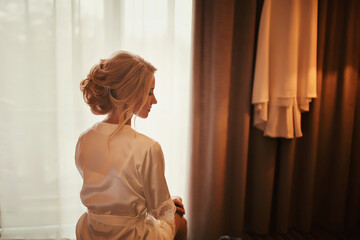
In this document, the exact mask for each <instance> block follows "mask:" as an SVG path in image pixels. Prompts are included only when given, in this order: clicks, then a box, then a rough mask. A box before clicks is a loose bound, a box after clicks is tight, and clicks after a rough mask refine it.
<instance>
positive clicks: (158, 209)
mask: <svg viewBox="0 0 360 240" xmlns="http://www.w3.org/2000/svg"><path fill="white" fill-rule="evenodd" d="M139 170H140V171H139V174H140V179H141V181H142V184H143V188H144V196H145V201H146V207H147V211H148V213H149V214H150V215H151V216H153V217H154V218H155V219H156V220H157V221H158V224H159V225H160V230H161V231H162V232H163V234H161V235H162V236H166V237H164V239H168V238H169V239H171V238H172V239H173V238H174V235H175V220H174V213H175V211H176V208H175V205H174V203H173V201H172V199H171V197H170V193H169V190H168V186H167V183H166V179H165V175H164V173H165V163H164V155H163V152H162V149H161V146H160V144H159V143H157V142H154V143H153V144H152V146H151V147H150V149H149V150H148V152H147V153H146V156H145V159H144V162H143V163H142V165H141V167H140V169H139Z"/></svg>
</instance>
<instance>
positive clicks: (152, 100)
mask: <svg viewBox="0 0 360 240" xmlns="http://www.w3.org/2000/svg"><path fill="white" fill-rule="evenodd" d="M154 88H155V77H154V78H153V79H152V82H151V85H150V91H149V95H148V97H147V100H146V102H145V105H144V106H143V108H142V109H140V111H139V108H140V107H141V101H140V102H139V103H138V104H136V105H135V108H134V112H135V113H136V112H138V113H137V116H139V117H141V118H147V117H148V115H149V112H150V110H151V106H152V105H153V104H156V103H157V100H156V98H155V95H154Z"/></svg>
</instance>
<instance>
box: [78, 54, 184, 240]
mask: <svg viewBox="0 0 360 240" xmlns="http://www.w3.org/2000/svg"><path fill="white" fill-rule="evenodd" d="M155 71H156V68H155V67H154V66H153V65H151V64H150V63H149V62H147V61H145V60H144V59H142V58H141V57H139V56H136V55H133V54H131V53H128V52H119V53H117V54H115V55H114V56H113V57H111V58H109V59H106V60H101V61H100V63H99V64H98V65H95V66H94V67H93V68H92V69H91V71H90V73H89V74H88V76H87V78H86V79H85V80H83V81H82V82H81V84H80V86H81V90H82V92H83V96H84V100H85V102H86V103H87V104H88V105H89V106H90V108H91V111H92V112H93V113H94V114H104V115H105V114H106V115H107V118H106V119H105V120H104V121H102V122H99V123H97V124H95V125H94V126H93V127H92V128H90V129H89V130H87V131H86V132H84V133H83V134H82V135H81V136H80V137H79V140H78V143H77V146H76V153H75V161H76V166H77V168H78V170H79V172H80V174H81V176H82V178H83V187H82V189H81V193H80V197H81V200H82V202H83V204H84V205H85V206H86V207H87V208H88V212H86V213H84V214H83V215H82V216H81V217H80V219H79V221H78V223H77V226H76V237H77V239H174V237H175V238H176V239H186V232H187V227H186V220H185V218H184V217H183V214H184V213H185V211H184V207H183V205H182V203H181V198H174V199H171V197H170V194H169V190H168V187H167V184H166V180H165V177H164V158H163V153H162V150H161V147H160V145H159V144H158V143H157V142H156V141H154V140H152V139H151V138H149V137H147V136H145V135H143V134H140V133H138V132H136V131H134V130H133V129H132V128H131V126H130V125H131V118H132V116H133V115H136V116H139V117H141V118H147V116H148V114H149V112H150V110H151V106H152V105H153V104H156V103H157V100H156V98H155V95H154V87H155V78H154V72H155Z"/></svg>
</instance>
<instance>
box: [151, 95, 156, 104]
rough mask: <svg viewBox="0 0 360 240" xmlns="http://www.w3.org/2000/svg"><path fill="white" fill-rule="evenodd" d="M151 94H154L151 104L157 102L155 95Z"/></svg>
mask: <svg viewBox="0 0 360 240" xmlns="http://www.w3.org/2000/svg"><path fill="white" fill-rule="evenodd" d="M153 96H154V98H153V101H152V104H157V100H156V97H155V95H153Z"/></svg>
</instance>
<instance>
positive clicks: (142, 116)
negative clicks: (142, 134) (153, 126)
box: [137, 113, 149, 119]
mask: <svg viewBox="0 0 360 240" xmlns="http://www.w3.org/2000/svg"><path fill="white" fill-rule="evenodd" d="M137 116H138V117H140V118H144V119H145V118H147V117H148V116H149V114H148V113H147V114H139V115H137Z"/></svg>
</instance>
